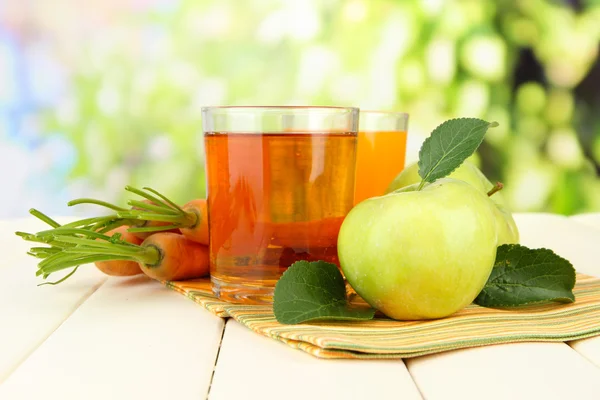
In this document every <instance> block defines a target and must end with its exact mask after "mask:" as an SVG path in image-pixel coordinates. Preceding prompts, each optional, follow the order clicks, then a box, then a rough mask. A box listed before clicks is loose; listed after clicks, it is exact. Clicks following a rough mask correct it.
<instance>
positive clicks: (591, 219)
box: [569, 212, 600, 229]
mask: <svg viewBox="0 0 600 400" xmlns="http://www.w3.org/2000/svg"><path fill="white" fill-rule="evenodd" d="M569 219H570V220H572V221H577V222H579V223H581V224H584V225H589V226H591V227H593V228H597V229H600V212H598V213H585V214H578V215H573V216H571V217H569Z"/></svg>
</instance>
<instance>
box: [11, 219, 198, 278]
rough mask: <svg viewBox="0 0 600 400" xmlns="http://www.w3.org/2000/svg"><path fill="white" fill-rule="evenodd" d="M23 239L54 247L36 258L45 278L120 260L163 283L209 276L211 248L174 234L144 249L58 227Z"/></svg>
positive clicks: (38, 252) (160, 236) (154, 238)
mask: <svg viewBox="0 0 600 400" xmlns="http://www.w3.org/2000/svg"><path fill="white" fill-rule="evenodd" d="M19 236H21V237H23V238H24V239H25V240H29V241H34V242H40V243H47V244H49V245H50V246H51V247H46V248H36V249H37V250H36V254H32V255H38V256H39V255H41V257H40V258H44V260H43V261H41V262H40V263H39V264H38V271H37V272H36V275H38V276H39V275H42V276H43V277H44V278H46V277H48V276H49V275H50V274H52V273H55V272H57V271H61V270H64V269H68V268H73V267H75V268H78V267H79V266H80V265H83V264H88V263H92V262H93V263H97V262H106V261H111V262H114V261H117V260H120V261H129V262H135V263H137V264H138V266H139V268H140V269H141V271H142V272H144V273H145V274H146V275H148V276H149V277H150V278H153V279H156V280H160V281H172V280H185V279H192V278H200V277H203V276H206V275H208V273H209V255H208V247H207V246H205V245H202V244H199V243H195V242H192V241H190V240H187V239H186V238H185V237H184V236H182V235H180V234H177V233H172V232H159V233H156V234H154V235H151V236H149V237H148V238H146V239H145V240H144V241H143V242H142V243H141V244H140V245H137V244H132V243H128V242H126V241H124V240H122V239H121V238H120V237H118V235H113V236H112V237H111V236H108V235H104V234H101V233H98V232H94V231H90V230H89V229H82V228H64V227H58V228H54V229H50V230H47V231H42V232H38V233H36V234H35V235H31V234H24V233H21V234H20V235H19ZM73 272H74V271H73ZM71 274H72V272H71ZM71 274H69V275H67V277H68V276H70V275H71ZM64 279H66V277H65V278H63V279H61V280H60V281H59V282H62V281H63V280H64Z"/></svg>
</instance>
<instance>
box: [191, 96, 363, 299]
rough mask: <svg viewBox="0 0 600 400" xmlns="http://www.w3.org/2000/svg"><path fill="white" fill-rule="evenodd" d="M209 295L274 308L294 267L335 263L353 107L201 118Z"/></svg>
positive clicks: (210, 113)
mask: <svg viewBox="0 0 600 400" xmlns="http://www.w3.org/2000/svg"><path fill="white" fill-rule="evenodd" d="M202 123H203V130H204V140H205V150H206V174H207V176H206V177H207V189H208V207H209V208H208V210H209V233H210V266H211V282H212V287H213V292H214V293H215V294H216V295H217V296H218V297H219V298H220V299H223V300H227V301H230V302H236V303H268V302H270V301H272V294H273V289H274V286H275V283H276V282H277V280H278V279H279V278H280V277H281V274H282V273H283V272H284V271H285V270H286V269H287V268H288V267H289V266H290V265H291V264H293V263H294V262H295V261H299V260H308V261H316V260H325V261H328V262H333V263H336V264H337V263H338V259H337V235H338V232H339V229H340V225H341V223H342V221H343V218H344V217H345V216H346V214H347V213H348V212H349V211H350V209H351V208H352V206H353V197H354V180H355V165H356V147H357V128H358V109H356V108H340V107H209V108H205V109H204V110H203V122H202Z"/></svg>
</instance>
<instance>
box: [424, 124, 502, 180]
mask: <svg viewBox="0 0 600 400" xmlns="http://www.w3.org/2000/svg"><path fill="white" fill-rule="evenodd" d="M495 126H498V123H496V122H491V123H490V122H487V121H483V120H481V119H477V118H457V119H451V120H448V121H446V122H444V123H443V124H441V125H440V126H438V127H437V128H435V129H434V130H433V132H431V135H430V136H429V137H428V138H427V139H425V141H424V142H423V145H422V146H421V150H420V151H419V175H420V176H421V178H422V179H423V182H422V183H421V186H420V187H422V186H423V185H424V184H425V182H433V181H435V180H436V179H439V178H443V177H445V176H448V175H449V174H450V173H452V171H454V170H455V169H456V168H458V167H459V166H460V164H462V163H463V161H465V160H466V159H467V158H469V157H470V156H471V155H472V154H473V153H474V152H475V150H477V148H478V147H479V145H480V144H481V142H482V141H483V136H484V135H485V133H486V132H487V130H488V128H490V127H492V128H493V127H495Z"/></svg>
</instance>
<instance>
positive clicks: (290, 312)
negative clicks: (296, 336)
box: [273, 261, 375, 324]
mask: <svg viewBox="0 0 600 400" xmlns="http://www.w3.org/2000/svg"><path fill="white" fill-rule="evenodd" d="M273 312H274V313H275V318H276V319H277V321H278V322H280V323H282V324H299V323H301V322H306V321H316V320H336V319H337V320H369V319H372V318H373V316H374V315H375V310H374V309H372V308H365V307H356V306H351V305H349V304H348V302H347V299H346V285H345V283H344V278H343V277H342V274H341V273H340V271H339V270H338V267H337V266H336V265H335V264H331V263H327V262H325V261H314V262H308V261H297V262H295V263H294V264H292V265H291V266H290V267H289V268H288V269H287V270H286V271H285V272H284V274H283V275H282V276H281V278H279V281H277V284H276V285H275V293H274V296H273Z"/></svg>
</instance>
